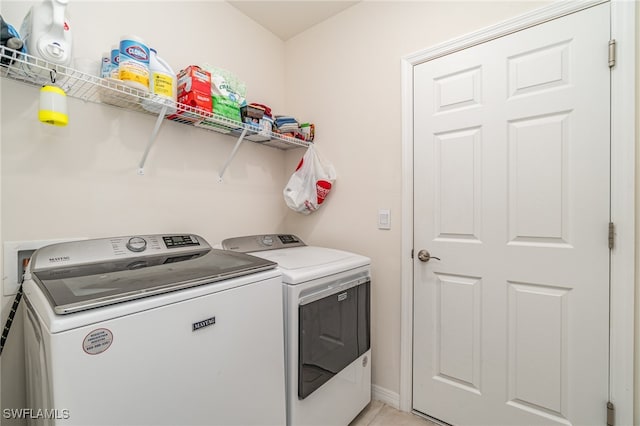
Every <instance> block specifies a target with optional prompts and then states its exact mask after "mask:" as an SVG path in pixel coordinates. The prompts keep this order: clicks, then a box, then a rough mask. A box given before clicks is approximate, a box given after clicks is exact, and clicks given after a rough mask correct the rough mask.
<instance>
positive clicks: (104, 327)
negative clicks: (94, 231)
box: [24, 235, 286, 426]
mask: <svg viewBox="0 0 640 426" xmlns="http://www.w3.org/2000/svg"><path fill="white" fill-rule="evenodd" d="M275 268H276V264H275V263H273V262H270V261H267V260H265V259H262V258H258V257H254V256H250V255H245V254H242V253H231V252H228V251H224V250H218V249H213V248H211V247H210V246H209V244H208V243H207V242H206V241H205V240H204V239H203V238H202V237H200V236H197V235H147V236H133V237H114V238H104V239H95V240H84V241H76V242H69V243H62V244H55V245H51V246H47V247H43V248H41V249H39V250H37V251H36V252H35V253H34V256H33V257H32V259H31V262H30V265H29V268H28V271H27V273H26V275H25V283H24V295H25V302H26V309H25V310H24V312H25V348H26V368H27V393H28V396H27V400H28V403H29V408H30V411H28V412H27V413H28V419H29V420H31V422H30V423H36V424H63V425H85V426H86V425H116V424H119V425H125V424H126V425H282V424H284V423H285V421H286V412H285V383H284V361H283V359H284V350H283V346H284V342H283V332H282V292H281V286H282V284H281V276H280V272H279V271H278V270H277V269H275Z"/></svg>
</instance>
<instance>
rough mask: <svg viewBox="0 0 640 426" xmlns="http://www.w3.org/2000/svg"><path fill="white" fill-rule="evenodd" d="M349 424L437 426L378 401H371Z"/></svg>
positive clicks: (354, 425) (351, 425) (365, 425)
mask: <svg viewBox="0 0 640 426" xmlns="http://www.w3.org/2000/svg"><path fill="white" fill-rule="evenodd" d="M349 426H437V425H436V423H433V422H430V421H429V420H427V419H423V418H422V417H420V416H416V415H415V414H411V413H405V412H402V411H398V410H396V409H395V408H393V407H390V406H389V405H387V404H385V403H383V402H380V401H371V403H370V404H369V405H367V406H366V407H365V409H364V410H362V412H361V413H360V414H359V415H358V417H356V418H355V419H353V421H352V422H351V423H349Z"/></svg>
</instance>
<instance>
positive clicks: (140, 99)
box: [0, 46, 310, 182]
mask: <svg viewBox="0 0 640 426" xmlns="http://www.w3.org/2000/svg"><path fill="white" fill-rule="evenodd" d="M0 59H1V63H0V76H1V77H3V78H8V79H11V80H14V81H18V82H21V83H25V84H27V85H30V86H38V87H41V86H44V85H47V84H51V83H52V81H51V80H52V77H51V76H52V75H55V79H56V80H55V85H56V86H58V87H60V88H61V89H62V90H64V91H65V93H66V94H67V96H68V97H71V98H76V99H81V100H83V101H87V102H92V103H97V104H105V105H109V106H114V107H118V108H122V109H126V110H131V111H136V112H139V113H144V114H150V115H154V116H157V117H158V118H157V120H156V123H155V126H154V128H153V130H152V133H151V136H150V138H149V141H148V142H147V146H146V148H145V151H144V153H143V155H142V158H141V159H140V162H139V164H138V174H139V175H144V166H145V163H146V161H147V157H148V155H149V152H150V151H151V148H152V146H153V144H154V142H155V140H156V138H157V136H158V134H159V132H160V128H161V126H162V123H164V121H165V120H168V121H173V122H177V123H181V124H184V125H188V126H192V127H198V128H201V129H204V130H207V131H212V132H216V133H222V134H226V135H229V136H232V137H238V139H237V141H236V144H235V146H234V147H233V150H232V152H231V154H230V155H229V157H228V158H227V160H226V162H225V163H224V165H223V167H222V169H221V170H220V171H219V173H218V181H219V182H223V179H222V177H223V175H224V173H225V172H226V170H227V168H228V167H229V165H230V164H231V162H232V161H233V159H234V157H235V156H236V154H237V152H238V149H239V148H240V146H241V145H242V143H243V142H244V141H250V142H254V143H257V144H260V145H265V146H269V147H271V148H277V149H280V150H288V149H293V148H299V147H308V146H309V144H310V142H307V141H303V140H299V139H296V138H292V137H289V136H285V135H281V134H278V133H274V132H271V131H268V130H266V129H263V128H262V127H260V126H258V125H252V124H248V123H241V122H239V121H235V120H230V119H228V118H226V117H223V116H220V115H217V114H214V113H212V112H208V111H204V110H201V109H197V108H193V107H191V106H189V105H185V104H181V103H178V102H172V101H167V100H166V99H165V100H164V101H162V100H161V101H157V100H155V99H153V98H152V97H151V96H150V95H149V94H148V93H146V92H143V91H140V90H136V89H134V88H132V87H129V86H126V85H125V84H123V83H122V82H121V81H119V80H114V79H109V78H100V77H97V76H94V75H90V74H86V73H84V72H81V71H78V70H75V69H72V68H70V67H66V66H63V65H58V64H52V63H50V62H47V61H44V60H42V59H40V58H36V57H34V56H30V55H27V54H23V53H20V52H17V51H15V50H12V49H9V48H7V47H6V46H0ZM143 105H144V106H145V107H146V108H147V109H145V108H144V107H143ZM167 111H171V112H173V111H175V113H173V114H167Z"/></svg>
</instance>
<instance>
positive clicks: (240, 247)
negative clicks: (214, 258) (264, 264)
mask: <svg viewBox="0 0 640 426" xmlns="http://www.w3.org/2000/svg"><path fill="white" fill-rule="evenodd" d="M302 246H306V244H305V243H304V242H303V241H302V240H301V239H300V238H298V237H296V236H295V235H293V234H262V235H248V236H245V237H235V238H227V239H226V240H224V241H222V248H223V249H225V250H231V251H238V252H241V253H251V252H254V251H264V250H278V249H284V248H290V247H302Z"/></svg>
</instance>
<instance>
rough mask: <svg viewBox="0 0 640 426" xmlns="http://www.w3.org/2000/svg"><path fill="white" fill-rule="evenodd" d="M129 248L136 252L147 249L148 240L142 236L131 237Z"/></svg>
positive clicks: (128, 243)
mask: <svg viewBox="0 0 640 426" xmlns="http://www.w3.org/2000/svg"><path fill="white" fill-rule="evenodd" d="M127 248H128V249H129V250H131V251H133V252H136V253H139V252H141V251H145V250H146V248H147V240H145V239H144V238H142V237H131V238H129V241H128V242H127Z"/></svg>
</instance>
